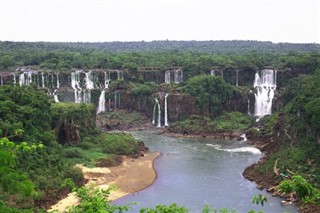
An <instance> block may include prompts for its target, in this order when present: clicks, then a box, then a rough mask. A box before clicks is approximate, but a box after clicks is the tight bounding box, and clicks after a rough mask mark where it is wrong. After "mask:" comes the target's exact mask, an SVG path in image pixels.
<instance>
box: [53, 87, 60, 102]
mask: <svg viewBox="0 0 320 213" xmlns="http://www.w3.org/2000/svg"><path fill="white" fill-rule="evenodd" d="M57 90H58V89H55V90H54V91H53V99H54V102H56V103H58V102H59V99H58V92H57Z"/></svg>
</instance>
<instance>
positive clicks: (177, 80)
mask: <svg viewBox="0 0 320 213" xmlns="http://www.w3.org/2000/svg"><path fill="white" fill-rule="evenodd" d="M179 71H181V70H174V83H176V84H178V83H180V82H181V76H180V72H179Z"/></svg>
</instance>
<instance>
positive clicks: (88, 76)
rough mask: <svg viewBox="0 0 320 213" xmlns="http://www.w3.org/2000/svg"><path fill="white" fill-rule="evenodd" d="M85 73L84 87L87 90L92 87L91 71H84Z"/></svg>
mask: <svg viewBox="0 0 320 213" xmlns="http://www.w3.org/2000/svg"><path fill="white" fill-rule="evenodd" d="M85 75H86V78H85V79H86V89H87V90H91V89H94V84H93V81H92V74H91V71H89V72H86V73H85Z"/></svg>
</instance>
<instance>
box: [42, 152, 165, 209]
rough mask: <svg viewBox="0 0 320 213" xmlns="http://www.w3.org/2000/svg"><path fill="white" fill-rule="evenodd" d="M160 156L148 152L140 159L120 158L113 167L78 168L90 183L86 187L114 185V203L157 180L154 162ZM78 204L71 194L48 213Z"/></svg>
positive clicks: (111, 194) (103, 187) (156, 153)
mask: <svg viewBox="0 0 320 213" xmlns="http://www.w3.org/2000/svg"><path fill="white" fill-rule="evenodd" d="M159 155H160V153H159V152H152V153H151V152H147V153H144V156H143V157H140V158H132V157H129V156H119V157H118V158H117V160H116V164H118V165H115V164H114V163H111V164H112V166H111V167H95V168H87V167H85V166H83V165H77V167H79V168H80V169H81V170H82V171H83V173H84V178H85V179H86V180H87V181H88V183H87V184H86V185H94V186H96V187H98V188H100V189H107V188H109V187H110V186H112V185H114V186H115V187H116V189H115V190H114V191H111V193H110V195H109V199H110V200H111V201H112V200H116V199H119V198H121V197H123V196H126V195H129V194H132V193H135V192H138V191H141V190H142V189H144V188H147V187H148V186H150V185H151V184H152V183H153V182H154V181H155V179H156V178H157V173H156V171H155V170H154V167H153V162H154V160H155V159H156V158H157V157H158V156H159ZM106 163H107V164H108V162H106ZM78 203H79V199H78V198H77V197H76V195H75V194H74V193H70V194H68V196H67V197H65V198H64V199H62V200H60V201H59V202H57V203H56V204H55V205H53V206H51V208H50V209H49V210H48V211H57V212H64V211H65V210H66V209H67V208H68V207H70V206H75V205H77V204H78Z"/></svg>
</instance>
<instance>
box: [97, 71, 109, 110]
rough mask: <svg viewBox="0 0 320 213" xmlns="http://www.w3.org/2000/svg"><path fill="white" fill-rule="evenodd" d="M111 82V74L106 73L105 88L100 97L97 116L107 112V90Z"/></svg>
mask: <svg viewBox="0 0 320 213" xmlns="http://www.w3.org/2000/svg"><path fill="white" fill-rule="evenodd" d="M109 82H110V72H108V74H107V72H104V88H102V90H101V94H100V97H99V104H98V109H97V114H98V113H101V112H105V111H106V90H107V89H109ZM109 110H110V99H109Z"/></svg>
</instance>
